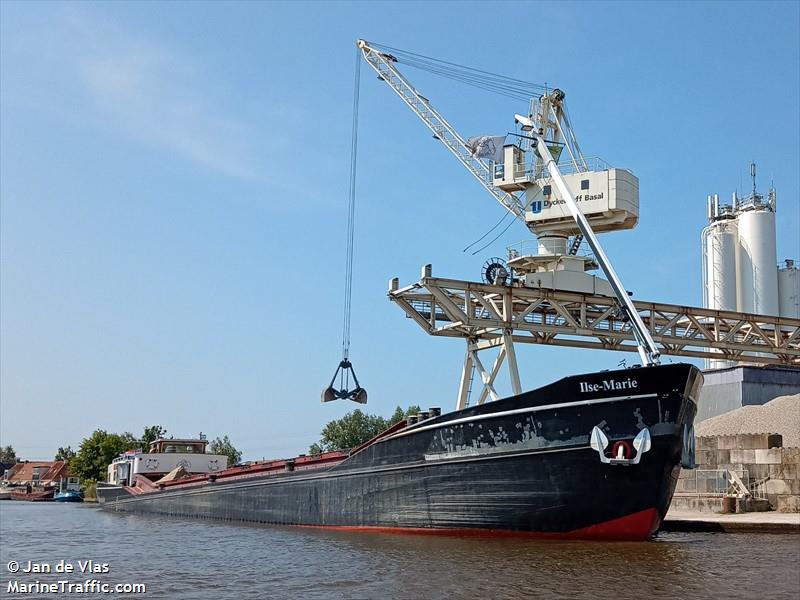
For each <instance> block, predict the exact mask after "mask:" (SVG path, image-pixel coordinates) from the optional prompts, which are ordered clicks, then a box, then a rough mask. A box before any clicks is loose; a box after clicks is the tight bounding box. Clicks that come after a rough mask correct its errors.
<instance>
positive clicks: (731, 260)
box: [702, 195, 738, 369]
mask: <svg viewBox="0 0 800 600" xmlns="http://www.w3.org/2000/svg"><path fill="white" fill-rule="evenodd" d="M708 219H709V221H710V222H711V223H710V225H709V226H708V227H706V228H705V229H703V233H702V250H703V261H702V269H703V306H705V307H706V308H712V309H715V310H732V311H735V310H736V302H737V286H736V251H737V246H738V234H737V225H736V220H735V217H734V213H733V208H732V207H731V206H720V204H719V196H717V195H714V196H709V197H708ZM733 364H734V363H733V362H731V361H727V360H716V359H714V360H707V361H706V368H708V369H724V368H726V367H730V366H732V365H733Z"/></svg>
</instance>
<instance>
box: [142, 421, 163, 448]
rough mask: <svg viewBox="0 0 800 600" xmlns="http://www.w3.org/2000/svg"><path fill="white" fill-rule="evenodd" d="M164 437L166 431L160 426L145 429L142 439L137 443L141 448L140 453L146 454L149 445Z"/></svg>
mask: <svg viewBox="0 0 800 600" xmlns="http://www.w3.org/2000/svg"><path fill="white" fill-rule="evenodd" d="M166 435H167V430H166V429H164V428H163V427H162V426H161V425H151V426H150V427H145V428H144V433H142V439H141V440H139V443H140V444H141V447H142V452H147V450H148V449H149V448H150V444H152V443H153V442H155V441H156V440H157V439H160V438H163V437H164V436H166Z"/></svg>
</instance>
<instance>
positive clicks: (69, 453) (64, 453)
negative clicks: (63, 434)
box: [54, 446, 75, 462]
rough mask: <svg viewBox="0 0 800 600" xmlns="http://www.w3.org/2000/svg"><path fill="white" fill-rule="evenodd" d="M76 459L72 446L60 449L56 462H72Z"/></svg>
mask: <svg viewBox="0 0 800 600" xmlns="http://www.w3.org/2000/svg"><path fill="white" fill-rule="evenodd" d="M74 458H75V450H73V449H72V446H67V447H66V448H62V447H59V448H58V452H56V457H55V459H54V460H65V461H67V462H70V461H71V460H72V459H74Z"/></svg>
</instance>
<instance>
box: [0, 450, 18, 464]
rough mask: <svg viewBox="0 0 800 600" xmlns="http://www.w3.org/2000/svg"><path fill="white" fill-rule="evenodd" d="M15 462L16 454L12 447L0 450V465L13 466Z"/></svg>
mask: <svg viewBox="0 0 800 600" xmlns="http://www.w3.org/2000/svg"><path fill="white" fill-rule="evenodd" d="M16 462H17V453H16V452H14V448H13V446H5V447H3V448H0V463H5V464H9V463H10V464H12V465H13V464H14V463H16Z"/></svg>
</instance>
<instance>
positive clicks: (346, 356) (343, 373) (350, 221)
mask: <svg viewBox="0 0 800 600" xmlns="http://www.w3.org/2000/svg"><path fill="white" fill-rule="evenodd" d="M360 84H361V51H360V50H359V49H358V48H357V49H356V73H355V81H354V89H353V123H352V130H351V138H350V188H349V190H348V200H347V252H346V258H345V275H344V315H343V319H342V320H343V323H342V360H341V361H340V362H339V366H338V367H337V368H336V372H335V373H334V374H333V378H332V379H331V383H330V385H328V387H326V388H325V389H323V390H322V401H323V402H330V401H332V400H338V399H341V400H353V401H355V402H359V403H361V404H366V402H367V390H365V389H364V388H362V387H361V385H360V384H359V383H358V377H356V372H355V369H353V365H352V363H351V362H350V315H351V312H352V304H353V303H352V298H353V239H354V232H355V215H356V163H357V158H358V104H359V91H360V89H361V85H360ZM351 375H352V376H353V383H354V384H355V386H354V387H353V389H350V376H351ZM337 377H338V378H339V388H338V389H337V388H336V387H335V386H334V384H335V383H336V378H337Z"/></svg>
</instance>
